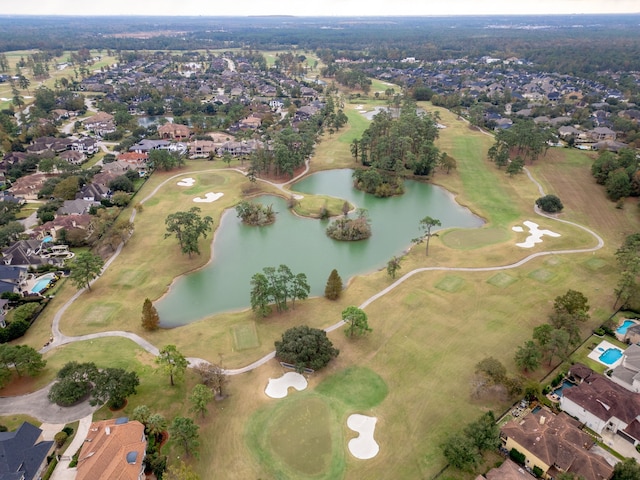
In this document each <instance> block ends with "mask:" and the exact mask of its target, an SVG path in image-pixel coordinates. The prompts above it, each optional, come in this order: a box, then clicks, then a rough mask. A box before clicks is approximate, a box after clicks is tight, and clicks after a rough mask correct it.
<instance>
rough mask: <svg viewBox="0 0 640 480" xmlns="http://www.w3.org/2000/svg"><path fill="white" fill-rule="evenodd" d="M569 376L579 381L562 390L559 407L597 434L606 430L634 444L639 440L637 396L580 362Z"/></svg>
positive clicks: (639, 411)
mask: <svg viewBox="0 0 640 480" xmlns="http://www.w3.org/2000/svg"><path fill="white" fill-rule="evenodd" d="M569 375H571V376H572V377H573V378H574V379H576V380H577V381H579V382H580V383H579V384H578V385H576V386H575V387H572V388H566V389H564V390H563V392H562V397H560V408H561V409H562V410H564V411H565V412H567V413H568V414H569V415H571V416H573V417H575V418H577V419H578V420H580V421H581V422H582V423H584V424H585V425H586V426H587V427H589V428H590V429H591V430H593V431H595V432H596V433H598V434H601V433H602V432H603V431H605V430H606V431H608V432H611V433H612V434H617V435H618V436H620V437H621V438H623V439H624V440H626V441H628V442H630V443H631V444H633V445H637V444H639V443H640V441H639V440H640V395H638V394H637V393H634V392H631V391H630V390H627V389H626V388H624V387H622V386H620V385H618V384H617V383H614V382H612V381H611V380H609V378H607V377H605V376H603V375H600V374H599V373H595V372H594V371H593V370H591V369H590V368H589V367H586V366H585V365H582V364H579V363H578V364H575V365H573V366H572V367H571V369H570V370H569Z"/></svg>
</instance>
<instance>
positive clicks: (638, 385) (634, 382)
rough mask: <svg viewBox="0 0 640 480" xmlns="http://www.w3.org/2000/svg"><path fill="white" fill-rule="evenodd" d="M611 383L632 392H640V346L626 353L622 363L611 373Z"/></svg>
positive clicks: (623, 355)
mask: <svg viewBox="0 0 640 480" xmlns="http://www.w3.org/2000/svg"><path fill="white" fill-rule="evenodd" d="M611 381H613V382H615V383H617V384H618V385H621V386H622V387H624V388H626V389H627V390H630V391H632V392H635V393H639V392H640V346H638V345H636V344H633V345H631V346H630V347H628V348H627V349H626V350H625V351H624V353H623V354H622V362H621V363H620V364H619V365H618V366H617V367H616V368H614V369H613V371H612V372H611Z"/></svg>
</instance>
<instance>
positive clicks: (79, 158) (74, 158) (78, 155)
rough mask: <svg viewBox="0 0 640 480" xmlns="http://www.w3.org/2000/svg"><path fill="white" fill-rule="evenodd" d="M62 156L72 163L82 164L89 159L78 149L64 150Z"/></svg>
mask: <svg viewBox="0 0 640 480" xmlns="http://www.w3.org/2000/svg"><path fill="white" fill-rule="evenodd" d="M60 158H61V159H62V160H64V161H66V162H68V163H70V164H72V165H82V164H83V163H84V162H85V161H86V160H87V156H86V155H85V154H84V153H82V152H79V151H77V150H67V151H66V152H62V153H61V154H60Z"/></svg>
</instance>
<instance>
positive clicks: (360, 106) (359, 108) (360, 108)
mask: <svg viewBox="0 0 640 480" xmlns="http://www.w3.org/2000/svg"><path fill="white" fill-rule="evenodd" d="M7 100H8V99H7ZM363 108H364V105H356V106H355V109H356V110H362V109H363Z"/></svg>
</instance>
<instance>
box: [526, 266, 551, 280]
mask: <svg viewBox="0 0 640 480" xmlns="http://www.w3.org/2000/svg"><path fill="white" fill-rule="evenodd" d="M555 276H556V274H555V273H553V272H552V271H550V270H547V269H546V268H539V269H537V270H534V271H533V272H531V273H530V274H529V278H533V279H534V280H537V281H538V282H541V283H547V282H548V281H549V280H551V279H552V278H553V277H555Z"/></svg>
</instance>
